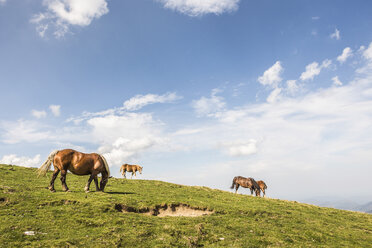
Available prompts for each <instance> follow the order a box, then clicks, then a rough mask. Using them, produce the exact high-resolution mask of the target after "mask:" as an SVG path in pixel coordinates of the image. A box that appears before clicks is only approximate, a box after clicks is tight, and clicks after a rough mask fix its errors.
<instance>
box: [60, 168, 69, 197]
mask: <svg viewBox="0 0 372 248" xmlns="http://www.w3.org/2000/svg"><path fill="white" fill-rule="evenodd" d="M66 175H67V170H61V182H62V189H63V191H65V192H69V191H70V190H69V189H68V187H67V184H66Z"/></svg>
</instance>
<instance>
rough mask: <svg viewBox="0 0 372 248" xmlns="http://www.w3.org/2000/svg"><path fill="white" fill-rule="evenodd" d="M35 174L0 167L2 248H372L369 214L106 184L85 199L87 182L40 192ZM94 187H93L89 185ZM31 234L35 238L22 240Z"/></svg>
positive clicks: (192, 190) (200, 190) (43, 182)
mask: <svg viewBox="0 0 372 248" xmlns="http://www.w3.org/2000/svg"><path fill="white" fill-rule="evenodd" d="M35 171H36V169H32V168H24V167H18V166H9V165H0V244H1V247H202V246H205V247H223V246H226V247H290V246H291V247H372V215H370V214H364V213H358V212H351V211H343V210H336V209H331V208H321V207H316V206H312V205H307V204H301V203H297V202H291V201H283V200H276V199H263V198H257V197H251V196H247V195H236V194H233V193H230V192H225V191H221V190H213V189H210V188H206V187H188V186H181V185H176V184H171V183H166V182H161V181H151V180H125V179H114V178H111V179H110V180H109V183H108V185H107V187H106V193H102V192H94V188H95V187H94V183H92V185H91V190H92V192H90V193H85V192H84V189H83V188H84V186H85V183H86V181H87V179H88V176H84V177H79V176H74V175H71V174H68V175H67V184H68V186H69V188H70V190H71V191H72V192H70V193H65V192H62V190H61V183H60V181H59V179H57V180H56V183H55V188H56V190H57V192H56V193H51V192H49V190H47V189H46V187H47V186H48V184H49V180H50V177H51V173H50V172H49V173H48V176H47V177H42V178H37V176H36V174H35ZM92 186H93V187H92ZM179 203H182V204H187V205H190V206H192V207H199V208H207V209H209V210H213V211H214V214H212V215H209V216H201V217H194V218H191V217H162V218H160V217H156V216H148V215H144V214H140V213H123V212H119V211H117V210H116V209H115V204H122V205H125V206H129V207H133V208H134V209H143V208H153V207H155V206H159V205H164V204H179ZM25 231H34V232H36V235H34V236H27V235H24V232H25Z"/></svg>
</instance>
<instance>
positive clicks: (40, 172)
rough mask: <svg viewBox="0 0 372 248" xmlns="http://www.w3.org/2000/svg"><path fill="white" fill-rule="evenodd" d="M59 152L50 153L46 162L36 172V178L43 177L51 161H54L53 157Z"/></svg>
mask: <svg viewBox="0 0 372 248" xmlns="http://www.w3.org/2000/svg"><path fill="white" fill-rule="evenodd" d="M58 152H59V151H58V150H55V151H52V152H51V153H50V154H49V156H48V158H47V160H46V161H45V162H44V163H43V164H42V165H41V166H40V168H39V169H38V170H37V174H38V176H45V175H46V173H47V171H48V170H49V168H50V166H51V164H52V162H53V160H54V156H55V155H56V154H57V153H58Z"/></svg>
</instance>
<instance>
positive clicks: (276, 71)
mask: <svg viewBox="0 0 372 248" xmlns="http://www.w3.org/2000/svg"><path fill="white" fill-rule="evenodd" d="M282 71H283V68H282V66H281V64H280V61H277V62H275V64H274V65H273V66H271V67H270V68H269V69H267V70H266V71H265V72H264V74H263V75H262V76H260V77H259V78H258V79H257V80H258V82H260V83H261V84H262V85H267V86H271V87H273V88H275V87H276V86H277V85H278V83H280V82H281V81H282V78H281V77H280V74H281V73H282Z"/></svg>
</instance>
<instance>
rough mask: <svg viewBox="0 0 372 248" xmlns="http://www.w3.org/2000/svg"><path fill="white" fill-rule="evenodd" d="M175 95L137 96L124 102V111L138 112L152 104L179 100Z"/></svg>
mask: <svg viewBox="0 0 372 248" xmlns="http://www.w3.org/2000/svg"><path fill="white" fill-rule="evenodd" d="M180 98H181V97H180V96H178V95H177V94H176V93H166V94H164V95H156V94H147V95H137V96H135V97H132V98H131V99H129V100H127V101H125V102H124V105H123V106H124V109H125V110H129V111H134V110H139V109H141V108H143V107H144V106H146V105H149V104H154V103H169V102H174V101H175V100H178V99H180Z"/></svg>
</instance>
